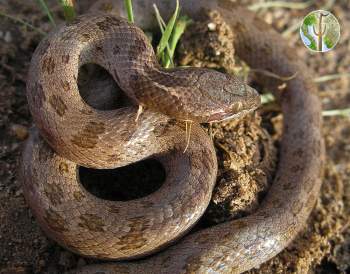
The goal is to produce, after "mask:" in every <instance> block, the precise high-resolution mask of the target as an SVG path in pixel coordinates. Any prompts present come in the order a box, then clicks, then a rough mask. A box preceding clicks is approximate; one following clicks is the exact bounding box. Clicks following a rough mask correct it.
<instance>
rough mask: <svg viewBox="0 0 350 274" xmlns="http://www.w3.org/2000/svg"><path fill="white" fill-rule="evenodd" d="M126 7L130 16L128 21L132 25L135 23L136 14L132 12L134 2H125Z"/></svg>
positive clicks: (130, 0)
mask: <svg viewBox="0 0 350 274" xmlns="http://www.w3.org/2000/svg"><path fill="white" fill-rule="evenodd" d="M124 6H125V9H126V13H127V14H128V20H129V22H130V23H134V12H133V10H132V0H124Z"/></svg>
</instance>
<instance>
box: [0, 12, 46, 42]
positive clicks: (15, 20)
mask: <svg viewBox="0 0 350 274" xmlns="http://www.w3.org/2000/svg"><path fill="white" fill-rule="evenodd" d="M0 16H3V17H5V18H8V19H10V20H12V21H14V22H17V23H20V24H22V25H24V26H26V27H28V28H31V29H32V30H35V31H36V32H38V33H40V34H41V35H43V36H45V35H46V33H45V32H44V31H42V30H41V29H39V28H37V27H34V26H33V25H32V24H30V23H28V22H26V21H23V20H22V19H20V18H17V17H14V16H12V15H8V14H5V13H3V12H2V11H0Z"/></svg>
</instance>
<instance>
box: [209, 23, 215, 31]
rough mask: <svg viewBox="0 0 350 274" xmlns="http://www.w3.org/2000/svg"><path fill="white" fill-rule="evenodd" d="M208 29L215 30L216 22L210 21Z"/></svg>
mask: <svg viewBox="0 0 350 274" xmlns="http://www.w3.org/2000/svg"><path fill="white" fill-rule="evenodd" d="M208 29H209V30H210V31H214V30H215V29H216V24H215V23H209V24H208Z"/></svg>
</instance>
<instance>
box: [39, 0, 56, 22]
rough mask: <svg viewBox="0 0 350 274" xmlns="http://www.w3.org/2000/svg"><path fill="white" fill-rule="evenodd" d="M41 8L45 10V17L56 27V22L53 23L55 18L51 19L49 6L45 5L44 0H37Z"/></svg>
mask: <svg viewBox="0 0 350 274" xmlns="http://www.w3.org/2000/svg"><path fill="white" fill-rule="evenodd" d="M37 1H38V2H39V4H40V6H41V8H42V10H43V11H44V12H45V14H46V15H47V17H48V18H49V20H50V22H51V24H52V25H53V26H54V27H56V23H55V20H54V19H53V16H52V14H51V12H50V10H49V8H48V7H47V5H46V2H45V0H37Z"/></svg>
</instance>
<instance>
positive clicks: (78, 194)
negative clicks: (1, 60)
mask: <svg viewBox="0 0 350 274" xmlns="http://www.w3.org/2000/svg"><path fill="white" fill-rule="evenodd" d="M119 2H120V3H116V4H117V5H119V6H118V7H119V11H120V13H121V15H122V16H125V14H124V11H123V8H122V2H123V1H119ZM153 2H155V3H156V4H157V6H158V8H159V9H160V12H161V13H162V14H163V15H167V16H166V17H169V13H170V12H171V11H172V10H173V5H174V3H173V2H174V1H160V0H155V1H148V0H137V1H133V4H134V9H135V13H136V14H138V16H137V17H136V19H137V21H136V24H137V25H139V26H142V27H144V28H147V29H149V28H151V27H153V26H154V19H153V17H152V16H151V15H152V11H151V8H152V3H153ZM180 5H181V7H182V11H183V12H184V13H185V14H187V15H189V16H191V17H192V18H193V19H196V18H198V17H199V15H200V14H201V12H202V11H203V9H210V10H212V9H213V10H217V11H218V12H219V13H220V15H221V16H222V18H223V20H224V21H225V23H226V24H227V25H228V26H229V27H230V28H231V29H232V31H233V32H234V33H235V40H234V41H233V43H234V46H235V49H236V51H237V53H238V55H239V57H240V58H242V59H243V60H244V61H246V62H247V63H248V64H249V65H250V66H251V67H252V68H257V69H262V70H267V71H270V72H272V73H274V74H277V75H281V76H290V75H295V77H293V78H292V79H291V80H289V81H287V82H286V84H287V86H286V88H285V89H283V91H279V89H278V88H277V86H278V85H280V84H281V82H280V81H278V80H276V79H272V78H270V79H268V80H269V82H268V85H269V86H270V88H272V89H273V90H275V91H276V95H277V96H278V97H279V99H280V102H281V107H282V112H283V115H284V116H283V117H284V129H283V130H284V132H283V137H282V141H281V147H280V154H279V163H278V169H277V173H276V176H275V179H274V181H273V183H272V187H271V188H270V190H269V192H268V194H267V195H266V197H265V198H264V200H263V202H262V204H261V205H260V207H259V209H258V210H257V211H256V212H255V213H254V214H252V215H250V216H248V217H245V218H242V219H239V220H234V221H230V222H226V223H223V224H220V225H216V226H214V227H210V228H208V229H205V230H201V231H198V232H195V233H192V234H190V235H188V236H186V237H184V238H183V239H181V240H179V241H178V243H177V244H175V245H171V246H170V247H168V248H167V249H165V250H163V251H162V252H160V253H157V254H155V255H153V256H151V257H149V258H147V259H145V260H141V261H131V262H114V263H110V264H102V265H94V266H87V267H85V268H82V269H79V270H75V271H74V273H239V272H243V271H245V270H248V269H251V268H253V267H257V266H259V265H260V264H261V263H263V262H265V261H266V260H268V259H270V258H272V257H274V256H275V255H276V254H278V253H279V252H280V251H281V250H283V249H284V248H285V247H286V246H287V245H288V243H289V242H290V241H291V240H292V239H293V238H294V237H295V235H296V234H297V232H298V231H299V230H300V229H301V228H302V226H303V225H304V224H305V221H306V219H307V217H308V216H309V214H310V211H311V210H312V207H313V205H314V203H315V201H316V198H317V195H318V191H319V189H320V185H321V171H322V163H323V158H324V148H323V141H322V136H321V115H320V111H321V108H320V103H319V100H318V98H317V94H316V93H317V91H316V88H315V87H314V85H313V83H312V75H311V73H310V72H309V71H308V70H307V68H306V66H305V65H304V64H303V63H302V62H300V61H299V60H298V58H297V57H296V56H295V54H294V53H293V51H292V49H291V48H289V47H288V46H287V45H286V42H285V41H283V39H282V38H281V36H280V35H279V34H277V33H276V32H275V31H273V30H272V29H271V27H269V26H268V25H267V24H266V23H264V22H263V21H262V20H260V19H258V18H257V17H256V16H255V15H254V14H252V13H250V12H248V11H247V10H245V9H244V8H242V7H239V6H237V5H234V4H232V3H231V2H230V1H226V0H223V1H220V0H217V1H214V0H202V1H185V0H183V1H180ZM86 63H97V64H99V65H101V66H102V67H104V68H106V70H107V71H109V73H110V74H111V75H112V76H113V78H114V79H115V81H117V82H118V84H119V86H120V87H121V88H122V89H123V90H124V91H125V92H126V93H127V95H128V97H130V98H131V100H132V101H133V102H134V103H135V105H142V106H145V108H146V110H145V111H144V112H143V113H142V114H141V115H140V116H139V118H138V120H137V121H135V117H136V112H137V107H136V106H135V107H125V108H120V109H116V110H110V111H101V110H97V109H94V108H92V107H90V106H89V105H87V104H86V103H85V102H84V101H83V100H82V98H81V97H80V96H79V91H78V86H77V76H78V70H79V67H80V66H82V65H83V64H86ZM265 80H266V79H265ZM27 96H28V103H29V106H30V110H31V113H32V115H33V118H34V121H35V123H36V126H37V127H38V129H39V131H40V135H41V136H42V137H43V139H42V138H41V137H40V136H39V134H38V132H37V131H36V130H34V131H33V132H32V134H31V137H30V138H29V140H28V141H27V143H26V146H25V149H24V153H23V159H22V165H21V175H22V180H23V187H24V193H25V196H26V199H27V201H28V203H29V205H30V207H31V209H32V211H33V213H34V215H35V217H36V219H37V220H38V222H39V223H40V225H41V227H42V228H43V229H44V230H45V232H46V233H47V234H48V235H49V236H50V237H51V238H53V239H54V240H56V241H57V242H59V243H60V244H61V245H63V246H65V247H66V248H68V249H70V250H72V251H74V252H76V253H80V254H82V255H85V256H90V257H96V258H100V259H116V260H122V259H131V258H138V257H141V256H144V255H148V254H151V253H154V252H156V251H159V250H160V249H162V248H164V247H166V246H168V245H170V244H171V243H172V242H173V241H175V240H177V239H178V238H179V237H180V236H183V235H184V234H185V233H186V232H187V231H188V230H189V229H190V228H191V227H192V226H193V225H194V223H195V222H196V221H197V219H198V218H199V217H200V216H201V215H202V214H203V212H204V210H205V209H206V206H207V204H208V202H209V200H210V196H211V191H212V188H213V185H214V182H215V178H216V171H217V163H216V156H215V153H214V148H213V145H212V143H211V141H210V140H209V138H208V136H207V135H206V134H205V133H204V132H203V131H202V130H201V128H200V127H199V126H198V125H196V123H194V125H193V127H192V133H191V135H192V137H191V140H190V144H189V147H188V149H187V150H186V152H185V153H183V151H184V146H185V144H186V142H185V133H184V127H183V122H181V120H191V121H194V122H197V123H198V122H199V123H200V122H208V121H216V120H222V119H225V118H230V117H232V116H236V115H240V114H241V113H244V112H248V111H251V110H253V109H255V108H256V107H257V106H258V105H259V102H260V99H259V97H258V95H257V93H256V92H255V91H254V90H253V89H252V88H250V87H248V86H247V85H245V84H243V83H241V82H240V81H239V80H237V79H236V78H234V77H233V76H228V75H226V74H222V73H219V72H215V71H211V70H207V69H199V68H185V69H182V68H178V69H172V70H164V69H161V68H160V67H159V66H158V65H157V64H156V61H155V58H154V53H153V50H152V47H151V46H150V45H149V43H148V42H147V38H145V36H144V34H143V33H142V31H140V29H138V28H137V27H135V26H134V25H130V24H128V23H127V22H126V21H125V20H124V19H120V18H118V17H114V16H112V15H106V14H101V13H95V14H87V15H84V16H81V17H78V18H77V20H75V21H74V22H73V23H71V24H68V25H67V26H63V27H60V28H58V29H56V30H54V31H53V32H52V33H51V34H49V36H48V37H47V38H45V39H44V40H43V41H42V42H41V43H40V45H39V47H38V48H37V49H36V51H35V53H34V56H33V59H32V63H31V67H30V72H29V77H28V84H27ZM174 119H176V121H175V120H174ZM44 140H45V141H46V142H47V143H48V144H49V145H48V144H47V143H46V142H45V141H44ZM147 157H153V158H156V159H158V160H159V161H160V162H161V163H162V164H163V166H164V168H165V171H166V174H167V177H166V181H165V183H164V184H163V185H162V187H161V188H160V189H159V190H158V191H156V192H155V193H153V194H151V195H149V196H147V197H143V198H140V199H137V200H132V201H127V202H118V201H117V202H115V201H113V202H112V201H105V200H101V199H99V198H97V197H95V196H93V195H91V194H90V193H89V192H87V191H86V190H85V189H84V188H83V187H82V186H81V184H80V183H79V176H78V169H77V167H78V165H82V166H86V167H93V168H115V167H120V166H124V165H127V164H129V163H133V162H135V161H139V160H142V159H145V158H147Z"/></svg>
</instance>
